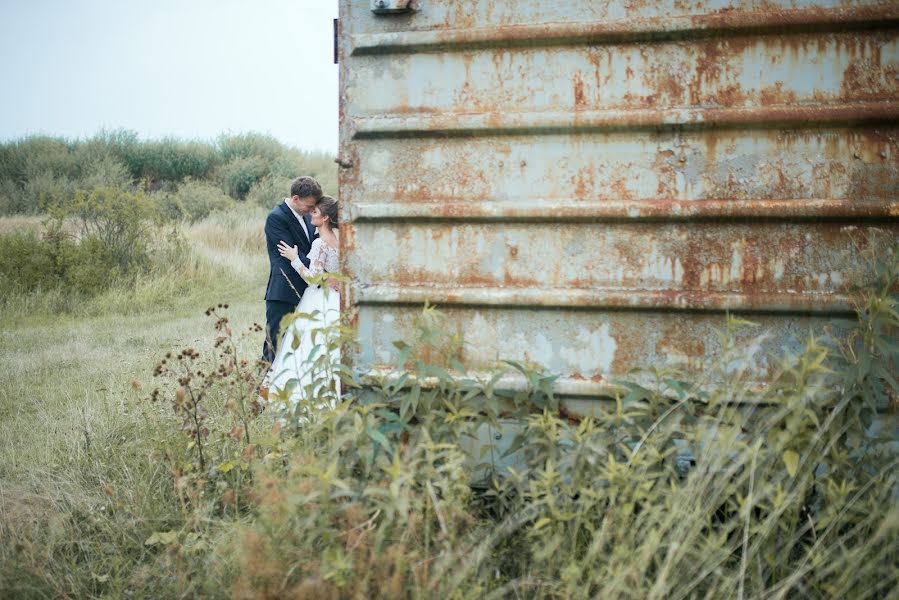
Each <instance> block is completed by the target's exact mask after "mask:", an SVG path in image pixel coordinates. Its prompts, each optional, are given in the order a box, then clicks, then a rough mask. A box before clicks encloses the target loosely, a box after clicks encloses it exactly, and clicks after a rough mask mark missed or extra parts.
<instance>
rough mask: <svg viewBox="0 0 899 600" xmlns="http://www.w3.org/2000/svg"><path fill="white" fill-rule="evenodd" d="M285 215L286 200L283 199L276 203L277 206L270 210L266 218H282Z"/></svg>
mask: <svg viewBox="0 0 899 600" xmlns="http://www.w3.org/2000/svg"><path fill="white" fill-rule="evenodd" d="M283 216H284V202H283V201H281V202H278V204H276V205H275V207H274V208H273V209H271V210H270V211H269V212H268V217H267V218H266V220H268V219H277V218H282V217H283Z"/></svg>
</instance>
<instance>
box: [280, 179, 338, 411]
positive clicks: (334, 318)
mask: <svg viewBox="0 0 899 600" xmlns="http://www.w3.org/2000/svg"><path fill="white" fill-rule="evenodd" d="M311 218H312V225H313V226H314V227H317V228H318V238H316V239H315V240H313V241H312V247H311V249H310V251H309V254H308V258H309V268H306V267H305V266H304V265H303V263H302V261H300V258H299V253H298V251H297V247H296V246H288V245H287V244H286V243H285V242H284V241H281V242H279V243H278V252H280V254H281V256H283V257H284V258H286V259H287V260H289V261H290V266H292V267H293V268H294V269H295V270H296V271H297V272H298V273H299V274H300V276H301V277H302V278H303V279H304V280H306V282H307V283H308V284H309V287H307V288H306V290H305V291H304V292H303V296H302V298H301V299H300V304H299V306H297V310H296V311H295V312H294V313H293V315H288V317H286V319H291V318H292V319H293V320H292V321H290V324H289V326H286V329H285V331H284V337H283V338H282V339H281V342H280V343H279V344H278V354H277V356H276V357H275V360H274V362H273V363H272V366H271V369H270V370H269V373H268V375H267V377H266V378H267V379H268V385H267V387H268V388H269V390H270V391H269V393H270V394H271V396H270V398H271V399H272V400H275V401H276V402H277V401H280V402H281V403H284V404H285V405H287V404H288V403H289V404H290V405H292V406H295V405H296V404H298V403H299V401H300V400H301V399H302V398H310V399H313V398H314V399H317V400H319V401H318V402H316V403H315V407H317V408H318V407H321V406H323V405H325V404H328V405H331V406H333V405H335V404H336V401H337V399H338V398H339V397H340V379H339V378H338V377H337V376H336V374H335V373H334V372H333V370H332V368H333V366H334V365H336V364H337V363H338V362H339V361H340V344H339V340H338V335H339V334H338V332H337V330H336V327H334V326H335V325H336V324H337V322H338V320H339V317H340V295H339V294H338V292H337V291H336V290H333V289H331V288H330V286H328V285H327V283H326V282H325V281H323V279H324V277H325V276H326V274H327V273H336V272H337V271H339V270H340V254H339V250H338V247H339V246H338V237H337V227H338V219H337V200H335V199H334V198H332V197H330V196H322V197H321V198H320V199H319V200H318V202H316V204H315V208H313V209H312V215H311ZM286 324H287V321H285V325H286Z"/></svg>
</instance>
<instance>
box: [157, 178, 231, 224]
mask: <svg viewBox="0 0 899 600" xmlns="http://www.w3.org/2000/svg"><path fill="white" fill-rule="evenodd" d="M159 201H160V203H161V205H162V207H163V210H164V211H165V213H166V215H167V216H168V217H169V218H170V219H172V220H179V221H189V222H191V223H193V222H196V221H200V220H202V219H205V218H206V217H207V216H209V215H210V214H211V213H213V212H216V211H220V210H225V209H227V208H229V207H231V206H233V205H234V201H233V200H232V199H231V198H230V197H228V196H227V195H225V194H224V193H223V192H222V190H221V188H220V187H218V186H216V185H213V184H211V183H207V182H205V181H197V180H193V179H187V180H186V181H185V182H184V183H182V184H181V185H179V186H178V190H177V191H176V192H174V193H164V194H160V200H159Z"/></svg>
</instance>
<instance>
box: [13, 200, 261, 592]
mask: <svg viewBox="0 0 899 600" xmlns="http://www.w3.org/2000/svg"><path fill="white" fill-rule="evenodd" d="M263 218H264V213H262V212H261V211H256V210H250V211H243V212H235V213H229V214H226V215H218V216H215V217H212V218H211V219H209V220H206V221H204V222H201V223H199V224H196V225H193V226H191V227H189V228H188V229H187V230H186V232H185V237H186V239H187V240H188V243H189V251H188V253H187V254H186V258H185V261H184V263H183V264H180V265H172V266H171V270H170V271H168V272H165V271H164V272H155V273H151V274H150V275H149V276H148V277H147V278H145V279H143V280H141V281H139V282H137V284H136V285H133V286H129V287H122V286H113V287H112V288H111V289H110V290H108V291H106V292H104V293H103V294H101V295H100V296H98V297H96V298H93V299H90V300H87V301H85V302H84V304H82V305H77V304H76V305H73V304H71V303H69V302H66V301H65V300H64V299H61V298H58V297H52V296H53V295H52V294H51V297H41V295H35V296H34V297H30V298H21V299H16V300H14V301H12V302H10V303H9V304H8V305H7V306H6V307H5V309H4V310H3V313H2V314H0V532H2V533H0V538H2V541H0V591H2V592H3V593H0V595H4V594H9V593H13V592H14V593H15V595H21V596H26V597H27V596H30V595H34V596H36V597H44V596H47V595H50V596H54V595H61V596H69V595H74V596H84V595H91V594H93V593H95V592H96V591H97V590H95V589H92V588H91V587H90V585H88V586H87V587H85V582H87V584H91V582H93V583H94V584H98V585H99V583H101V582H106V581H108V580H109V579H110V578H113V579H114V580H117V581H118V580H121V581H125V582H129V581H131V582H132V585H134V586H136V587H135V589H137V588H139V587H141V586H140V583H139V582H137V580H134V581H132V580H133V578H134V577H138V579H139V578H140V577H141V573H142V571H141V569H140V568H138V565H144V568H146V567H148V565H147V560H148V559H147V554H146V552H147V549H146V548H145V547H144V545H143V542H144V540H146V538H147V537H148V536H149V535H151V534H152V532H153V531H156V530H158V529H160V528H165V526H178V525H179V523H178V521H180V520H181V519H182V515H180V514H179V513H178V511H177V510H174V511H173V507H176V506H177V503H175V502H173V499H172V497H171V475H170V473H169V472H168V469H167V468H166V467H165V466H164V465H162V464H161V463H159V459H158V453H157V450H158V444H159V443H160V442H162V443H164V440H165V439H166V436H165V435H161V436H157V435H156V433H157V428H158V427H159V423H158V422H157V421H158V420H159V419H163V418H165V416H166V412H167V411H168V407H166V406H158V405H152V404H150V403H149V402H147V401H146V400H145V398H146V396H147V395H148V393H149V389H148V386H149V385H150V384H151V383H152V378H151V372H152V369H153V365H154V364H155V363H156V361H158V360H159V359H160V358H161V357H162V356H163V355H164V354H165V353H166V352H168V351H177V350H178V349H181V348H184V347H188V346H193V347H198V348H204V347H208V346H209V344H210V340H211V339H212V338H213V333H214V332H213V329H212V320H211V319H210V318H209V317H208V316H206V315H205V314H204V311H205V310H206V309H207V308H208V307H209V306H212V305H216V304H219V303H227V304H229V311H228V312H229V314H230V316H231V317H232V319H233V322H234V324H235V326H237V327H239V328H246V327H249V326H250V325H251V324H252V323H253V322H262V321H264V315H265V306H264V302H263V300H262V296H263V293H264V285H265V281H266V278H267V276H268V271H267V268H268V265H267V259H266V257H265V255H264V248H263V246H262V220H263ZM32 227H33V228H38V227H40V220H39V219H36V218H9V219H2V220H0V232H2V231H9V230H13V229H19V230H20V229H22V228H32ZM59 306H64V307H65V308H66V310H65V311H64V312H56V311H54V307H59ZM261 343H262V337H261V334H259V333H255V334H250V335H248V336H246V337H244V338H243V339H242V340H241V351H242V352H244V351H245V356H246V357H248V358H250V359H254V358H256V356H257V355H258V354H259V352H260V350H261ZM100 531H103V532H105V533H104V534H103V535H98V532H100ZM91 532H93V535H91ZM107 534H108V535H107ZM111 540H117V542H116V543H115V544H112V543H111ZM95 542H96V544H95ZM60 556H62V557H66V556H68V557H70V558H71V562H68V563H67V562H65V561H62V562H60V561H59V557H60ZM28 565H30V566H31V567H32V568H33V569H34V572H32V573H28V572H27V571H23V567H24V566H28ZM9 569H15V572H10V570H9ZM85 570H86V571H85ZM147 577H150V575H149V574H147ZM153 579H158V578H157V577H156V576H153ZM162 579H165V578H164V577H163V578H162ZM48 582H50V583H53V584H54V585H55V586H57V587H56V589H53V588H48ZM157 584H158V581H157ZM161 589H164V588H161ZM124 593H125V590H124V589H120V590H118V591H117V592H115V593H114V594H113V595H120V594H124Z"/></svg>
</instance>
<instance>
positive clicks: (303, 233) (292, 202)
mask: <svg viewBox="0 0 899 600" xmlns="http://www.w3.org/2000/svg"><path fill="white" fill-rule="evenodd" d="M321 196H322V188H321V186H320V185H319V184H318V182H317V181H316V180H315V179H313V178H312V177H306V176H303V177H297V178H296V179H294V180H293V182H292V183H291V185H290V198H285V199H284V201H283V202H281V203H280V204H278V206H276V207H275V208H273V209H272V211H271V212H270V213H269V214H268V217H266V219H265V245H266V248H267V249H268V262H269V265H270V269H269V274H268V286H266V288H265V334H266V335H265V342H264V344H263V347H262V360H263V361H265V363H266V364H271V363H272V362H273V361H274V360H275V353H276V352H277V350H278V336H279V334H280V333H281V319H283V318H284V316H285V315H288V314H290V313H291V312H293V310H294V309H295V308H296V307H297V304H299V303H300V297H301V296H302V294H303V290H305V289H306V282H305V281H303V278H302V277H300V275H299V273H297V272H296V271H295V270H294V268H293V267H291V266H290V261H289V260H287V259H286V258H284V257H282V256H281V255H280V254H279V253H278V242H281V241H283V242H286V243H287V245H288V246H297V248H298V249H299V255H300V260H301V261H303V264H304V265H306V266H307V267H308V266H309V259H308V258H307V257H306V255H307V254H309V250H310V247H311V245H312V240H314V239H315V238H316V237H318V234H317V233H316V230H315V227H313V226H312V222H311V221H310V219H309V213H310V212H312V209H313V208H314V207H315V203H316V202H318V199H319V198H321Z"/></svg>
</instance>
